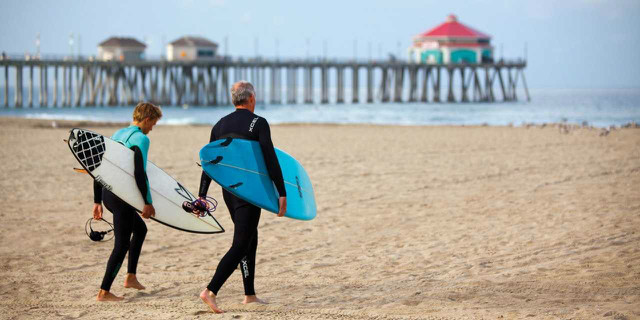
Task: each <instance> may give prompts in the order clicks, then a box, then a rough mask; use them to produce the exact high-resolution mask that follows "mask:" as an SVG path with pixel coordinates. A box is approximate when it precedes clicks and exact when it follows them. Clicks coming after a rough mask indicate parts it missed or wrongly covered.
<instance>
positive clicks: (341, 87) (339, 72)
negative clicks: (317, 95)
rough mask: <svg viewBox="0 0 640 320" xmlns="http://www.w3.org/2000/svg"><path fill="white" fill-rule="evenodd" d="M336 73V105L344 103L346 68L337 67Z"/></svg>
mask: <svg viewBox="0 0 640 320" xmlns="http://www.w3.org/2000/svg"><path fill="white" fill-rule="evenodd" d="M336 72H337V77H338V88H337V89H338V98H337V99H336V103H344V68H342V67H337V68H336Z"/></svg>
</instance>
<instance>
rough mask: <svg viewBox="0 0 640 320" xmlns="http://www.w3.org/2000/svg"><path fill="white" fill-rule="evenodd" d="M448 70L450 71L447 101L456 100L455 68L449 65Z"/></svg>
mask: <svg viewBox="0 0 640 320" xmlns="http://www.w3.org/2000/svg"><path fill="white" fill-rule="evenodd" d="M447 71H448V72H449V94H448V95H447V102H456V97H455V96H454V95H453V78H454V74H455V72H454V71H455V69H453V68H452V67H447Z"/></svg>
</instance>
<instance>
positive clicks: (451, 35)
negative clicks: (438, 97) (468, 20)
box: [408, 15, 493, 64]
mask: <svg viewBox="0 0 640 320" xmlns="http://www.w3.org/2000/svg"><path fill="white" fill-rule="evenodd" d="M490 41H491V36H489V35H487V34H485V33H482V32H480V31H477V30H475V29H473V28H471V27H468V26H466V25H464V24H462V23H460V22H458V18H457V17H456V16H455V15H449V16H448V17H447V21H446V22H444V23H442V24H440V25H439V26H437V27H435V28H433V29H431V30H429V31H427V32H424V33H422V34H419V35H417V36H415V37H413V45H412V46H411V47H409V49H408V51H409V61H413V62H417V63H434V64H436V63H437V64H454V63H469V64H476V63H483V62H493V47H492V46H491V43H490Z"/></svg>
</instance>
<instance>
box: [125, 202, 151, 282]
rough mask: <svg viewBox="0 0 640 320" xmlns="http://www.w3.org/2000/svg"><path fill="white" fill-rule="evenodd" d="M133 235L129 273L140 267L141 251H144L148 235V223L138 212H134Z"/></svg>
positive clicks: (128, 266) (128, 265)
mask: <svg viewBox="0 0 640 320" xmlns="http://www.w3.org/2000/svg"><path fill="white" fill-rule="evenodd" d="M131 220H132V221H131V222H133V237H131V246H130V247H129V263H127V273H133V274H135V273H136V270H137V268H138V259H140V251H142V243H143V242H144V238H145V236H146V235H147V225H146V224H145V223H144V221H143V220H142V218H141V217H140V215H139V214H138V213H137V212H134V214H133V218H132V219H131Z"/></svg>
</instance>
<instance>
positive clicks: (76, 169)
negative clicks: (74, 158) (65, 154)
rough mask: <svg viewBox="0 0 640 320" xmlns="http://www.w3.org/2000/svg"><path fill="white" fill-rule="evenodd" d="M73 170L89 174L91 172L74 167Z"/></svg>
mask: <svg viewBox="0 0 640 320" xmlns="http://www.w3.org/2000/svg"><path fill="white" fill-rule="evenodd" d="M73 171H75V172H77V173H84V174H89V172H88V171H87V170H85V169H81V168H73Z"/></svg>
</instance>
